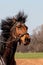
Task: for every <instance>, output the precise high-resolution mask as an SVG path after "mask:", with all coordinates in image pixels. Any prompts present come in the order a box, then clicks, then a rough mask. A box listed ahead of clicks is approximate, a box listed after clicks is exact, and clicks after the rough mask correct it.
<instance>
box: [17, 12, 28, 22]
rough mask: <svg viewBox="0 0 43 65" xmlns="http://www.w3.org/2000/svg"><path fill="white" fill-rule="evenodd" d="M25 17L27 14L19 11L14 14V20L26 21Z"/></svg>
mask: <svg viewBox="0 0 43 65" xmlns="http://www.w3.org/2000/svg"><path fill="white" fill-rule="evenodd" d="M26 18H27V15H25V14H24V12H19V13H18V14H17V15H16V20H17V21H18V22H22V23H25V22H26Z"/></svg>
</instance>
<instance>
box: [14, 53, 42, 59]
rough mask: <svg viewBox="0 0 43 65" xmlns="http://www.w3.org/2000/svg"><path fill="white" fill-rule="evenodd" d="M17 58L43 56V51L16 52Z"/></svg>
mask: <svg viewBox="0 0 43 65" xmlns="http://www.w3.org/2000/svg"><path fill="white" fill-rule="evenodd" d="M15 58H16V59H30V58H43V53H16V54H15Z"/></svg>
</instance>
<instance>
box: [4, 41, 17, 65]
mask: <svg viewBox="0 0 43 65" xmlns="http://www.w3.org/2000/svg"><path fill="white" fill-rule="evenodd" d="M13 43H14V44H13ZM11 44H13V45H11ZM7 46H10V47H11V48H12V47H13V48H12V49H11V48H8V47H7V48H5V51H4V53H3V59H4V61H5V62H6V64H7V65H10V62H11V60H12V57H14V54H15V52H16V48H17V42H15V41H13V42H12V43H9V44H7Z"/></svg>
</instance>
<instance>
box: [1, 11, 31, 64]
mask: <svg viewBox="0 0 43 65" xmlns="http://www.w3.org/2000/svg"><path fill="white" fill-rule="evenodd" d="M26 18H27V16H25V15H24V13H22V12H19V13H18V15H16V17H13V18H7V19H6V20H2V25H1V29H2V34H1V36H2V39H3V41H2V42H1V44H2V46H1V47H2V49H1V53H0V65H1V64H2V65H16V62H15V59H14V55H15V52H16V48H17V44H18V43H19V44H24V45H27V44H29V43H30V36H29V34H28V33H27V30H28V27H27V26H26V25H25V21H26Z"/></svg>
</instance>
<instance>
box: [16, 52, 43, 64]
mask: <svg viewBox="0 0 43 65" xmlns="http://www.w3.org/2000/svg"><path fill="white" fill-rule="evenodd" d="M15 58H16V65H43V53H16V55H15Z"/></svg>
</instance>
